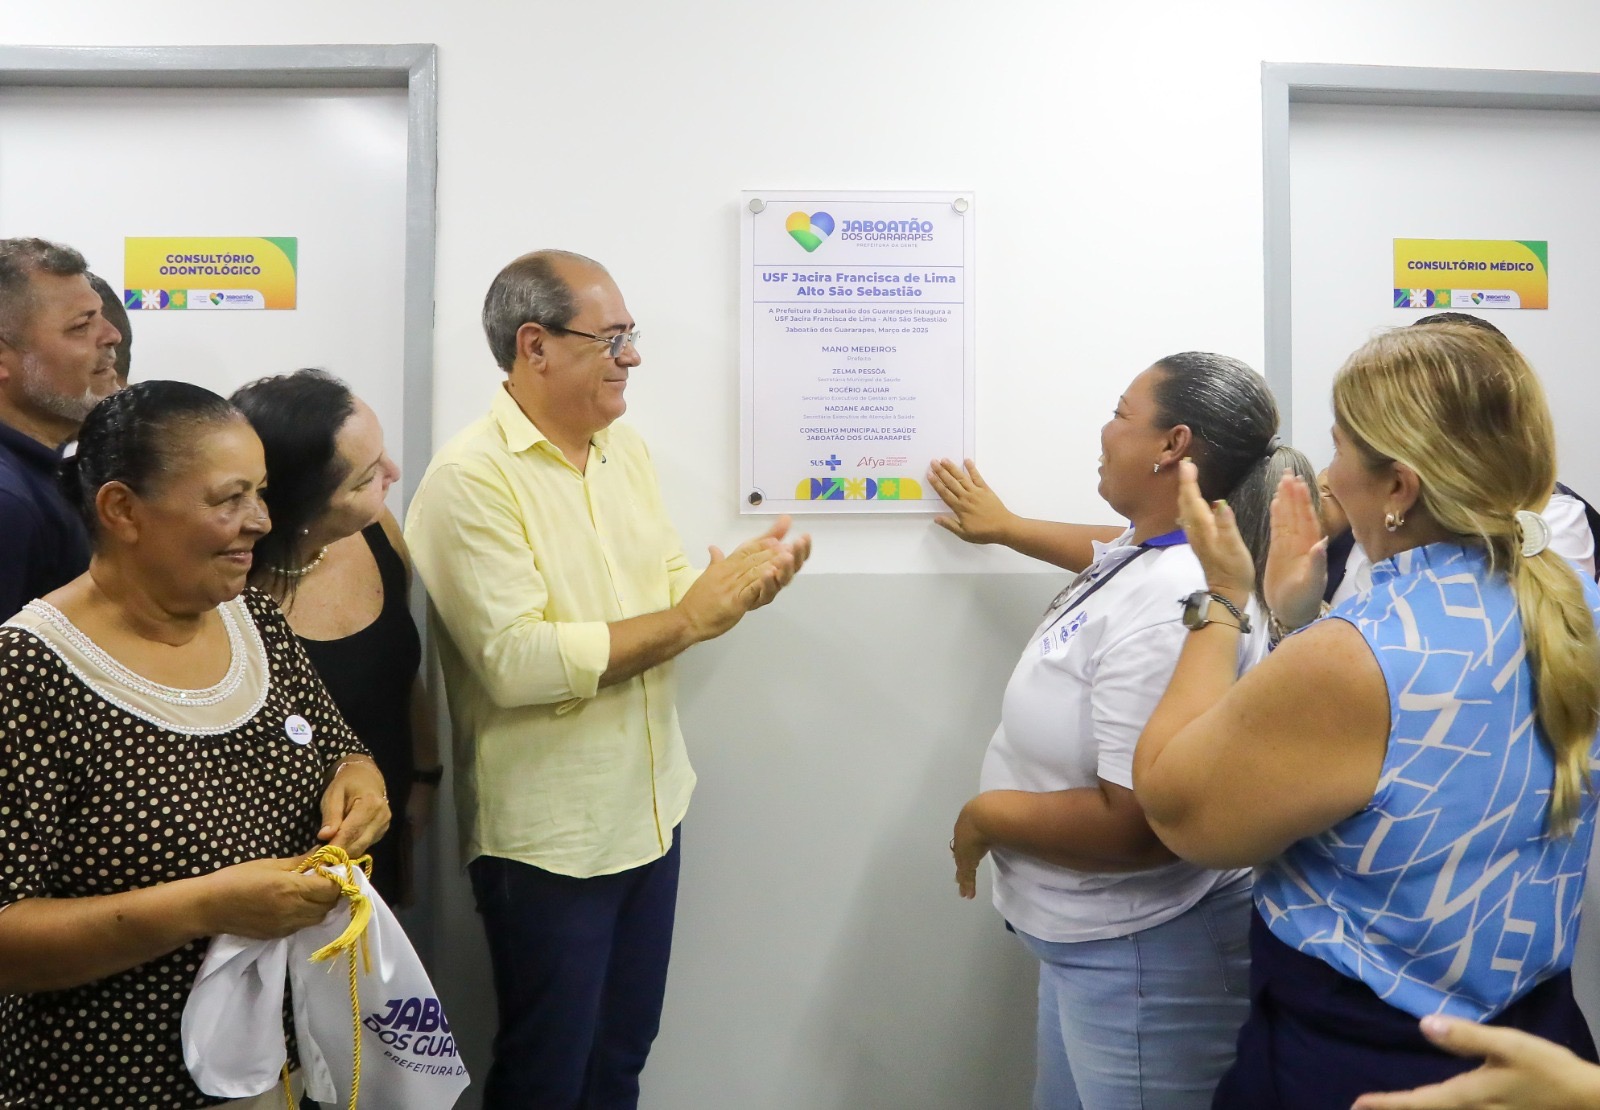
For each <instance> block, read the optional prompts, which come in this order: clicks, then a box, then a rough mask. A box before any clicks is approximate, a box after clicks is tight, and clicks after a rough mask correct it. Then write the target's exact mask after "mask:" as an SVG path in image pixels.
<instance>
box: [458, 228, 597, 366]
mask: <svg viewBox="0 0 1600 1110" xmlns="http://www.w3.org/2000/svg"><path fill="white" fill-rule="evenodd" d="M559 262H566V263H568V264H575V265H580V266H592V267H593V268H595V269H596V270H599V271H600V272H601V273H604V272H605V269H606V268H605V267H604V266H602V265H600V263H598V262H596V261H595V260H594V259H592V258H587V257H585V256H583V255H581V254H574V253H573V252H572V251H558V250H542V251H534V252H533V253H532V254H525V255H523V256H522V257H521V258H518V259H516V260H515V261H513V262H511V263H509V264H508V265H507V266H506V268H505V269H503V270H501V271H500V272H499V273H498V274H496V275H495V278H494V281H493V282H491V283H490V285H489V292H488V294H487V295H486V296H485V297H484V298H483V334H484V336H485V337H486V338H487V339H488V340H489V352H490V354H492V355H494V361H495V362H496V364H498V365H499V367H500V369H502V370H505V371H506V372H508V373H509V372H510V370H511V364H512V363H514V362H516V361H517V330H518V329H519V328H521V327H522V325H523V324H543V325H545V326H546V327H556V328H561V327H566V325H567V323H568V322H569V321H570V320H571V319H572V318H573V317H574V316H576V315H577V314H578V303H577V299H576V298H575V297H573V295H572V287H571V286H569V285H568V284H567V282H566V279H564V278H563V277H562V276H561V275H560V274H559V273H558V272H557V264H558V263H559Z"/></svg>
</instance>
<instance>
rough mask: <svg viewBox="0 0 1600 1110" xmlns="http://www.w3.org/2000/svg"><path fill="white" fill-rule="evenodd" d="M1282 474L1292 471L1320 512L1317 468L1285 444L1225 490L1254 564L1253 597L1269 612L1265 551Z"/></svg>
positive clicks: (1268, 546) (1255, 464) (1268, 543)
mask: <svg viewBox="0 0 1600 1110" xmlns="http://www.w3.org/2000/svg"><path fill="white" fill-rule="evenodd" d="M1285 474H1293V475H1294V476H1295V477H1297V478H1299V479H1300V480H1301V481H1302V482H1304V483H1305V484H1306V489H1307V490H1308V491H1309V492H1310V494H1311V509H1312V511H1313V512H1317V513H1320V512H1321V509H1322V496H1321V494H1320V493H1318V491H1317V469H1316V467H1315V466H1313V465H1312V464H1311V460H1310V459H1308V458H1306V457H1305V455H1303V454H1302V453H1301V452H1299V451H1297V450H1295V449H1294V448H1293V447H1290V446H1289V445H1288V444H1279V445H1278V446H1277V447H1276V448H1275V449H1274V450H1273V452H1272V454H1270V455H1266V456H1264V457H1263V458H1261V459H1258V460H1257V461H1256V462H1255V463H1253V464H1251V467H1250V469H1249V470H1247V471H1245V474H1244V477H1243V478H1240V479H1239V483H1238V485H1236V486H1234V487H1233V489H1232V490H1231V491H1229V493H1228V507H1229V508H1231V509H1232V510H1233V519H1234V523H1235V524H1237V525H1238V526H1239V535H1240V536H1242V537H1243V538H1244V545H1245V546H1246V547H1248V548H1249V549H1250V558H1251V561H1253V562H1254V563H1255V565H1256V600H1257V601H1258V602H1259V603H1260V604H1261V611H1262V612H1263V613H1265V612H1269V609H1268V607H1267V597H1266V594H1265V593H1264V592H1263V590H1264V588H1265V584H1266V580H1267V552H1268V549H1269V548H1270V547H1271V546H1272V499H1273V498H1274V497H1276V496H1277V494H1278V483H1279V482H1281V481H1282V480H1283V476H1284V475H1285Z"/></svg>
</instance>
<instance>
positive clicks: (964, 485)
mask: <svg viewBox="0 0 1600 1110" xmlns="http://www.w3.org/2000/svg"><path fill="white" fill-rule="evenodd" d="M928 483H929V485H931V486H933V492H935V493H937V494H938V495H939V499H940V500H941V501H943V502H944V503H945V504H946V505H948V506H949V507H950V510H951V512H952V513H954V515H953V516H936V517H934V518H933V519H934V523H936V524H938V525H939V526H940V527H942V528H944V529H945V530H946V531H948V532H951V533H954V534H955V535H957V536H960V537H961V538H962V539H964V540H966V541H967V542H968V543H1007V542H1008V540H1009V536H1010V533H1011V529H1012V526H1013V524H1014V523H1015V521H1016V514H1014V513H1013V512H1012V511H1011V510H1010V509H1007V508H1006V507H1005V505H1004V503H1002V502H1001V500H1000V498H999V496H998V495H996V493H995V492H994V490H992V489H990V488H989V486H988V483H986V482H985V481H984V480H983V475H981V474H979V473H978V466H977V464H976V463H974V462H973V461H972V460H971V459H967V460H966V465H965V467H962V466H958V465H957V464H955V463H953V462H951V461H950V460H949V459H934V460H933V463H932V465H930V466H929V467H928Z"/></svg>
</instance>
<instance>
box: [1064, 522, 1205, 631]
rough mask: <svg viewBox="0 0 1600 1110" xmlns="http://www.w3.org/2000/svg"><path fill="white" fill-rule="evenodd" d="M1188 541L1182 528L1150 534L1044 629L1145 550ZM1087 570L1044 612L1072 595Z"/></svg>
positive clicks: (1086, 568) (1090, 584)
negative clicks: (1149, 536) (1131, 552)
mask: <svg viewBox="0 0 1600 1110" xmlns="http://www.w3.org/2000/svg"><path fill="white" fill-rule="evenodd" d="M1188 542H1189V541H1188V538H1187V537H1186V536H1185V535H1184V534H1183V529H1182V528H1179V529H1176V530H1175V531H1172V532H1164V533H1162V534H1161V535H1159V536H1152V537H1151V538H1150V539H1148V540H1145V541H1144V542H1143V543H1141V544H1139V547H1138V550H1137V551H1135V552H1134V553H1133V554H1132V555H1129V556H1128V557H1127V558H1126V559H1124V560H1122V562H1120V563H1118V564H1117V565H1116V566H1114V567H1112V568H1111V569H1110V570H1109V571H1107V572H1106V573H1105V574H1103V575H1101V576H1100V577H1099V578H1096V579H1095V580H1094V581H1093V582H1091V583H1089V588H1088V589H1086V590H1084V591H1083V592H1082V593H1080V594H1078V596H1077V597H1072V600H1071V601H1070V602H1068V603H1067V606H1066V608H1064V609H1062V610H1061V612H1060V613H1058V614H1057V615H1056V619H1055V620H1053V621H1051V622H1050V623H1049V624H1047V625H1045V629H1046V631H1048V630H1049V629H1052V628H1054V627H1055V626H1056V625H1057V624H1059V623H1060V621H1061V618H1062V617H1064V616H1066V615H1067V614H1068V613H1070V612H1072V611H1073V610H1074V609H1076V608H1078V606H1080V605H1082V604H1083V603H1084V602H1085V601H1088V600H1089V597H1090V596H1091V595H1092V594H1093V593H1094V592H1095V591H1096V590H1098V589H1099V588H1100V587H1101V586H1104V585H1105V584H1106V583H1107V582H1109V581H1111V580H1112V579H1113V578H1115V577H1116V576H1117V575H1118V574H1120V573H1121V572H1122V568H1123V567H1125V566H1127V565H1128V564H1129V563H1131V562H1133V561H1134V560H1135V559H1137V558H1138V557H1139V556H1141V555H1144V554H1146V553H1147V552H1151V551H1155V550H1156V549H1158V548H1163V547H1176V546H1178V545H1179V544H1181V543H1188ZM1089 570H1090V568H1088V567H1085V568H1084V570H1083V572H1082V574H1079V575H1078V577H1076V578H1074V579H1073V580H1072V581H1071V582H1070V583H1068V584H1067V588H1066V589H1064V590H1062V591H1061V592H1060V593H1059V594H1057V595H1056V599H1055V600H1054V601H1052V602H1051V603H1050V609H1047V610H1045V612H1046V614H1048V613H1049V612H1050V610H1051V609H1054V608H1055V607H1056V606H1057V605H1059V604H1061V603H1062V601H1064V600H1066V599H1067V598H1068V597H1071V596H1072V591H1073V590H1074V589H1076V588H1077V587H1078V586H1079V585H1080V584H1081V582H1082V581H1083V576H1084V575H1086V574H1088V573H1089Z"/></svg>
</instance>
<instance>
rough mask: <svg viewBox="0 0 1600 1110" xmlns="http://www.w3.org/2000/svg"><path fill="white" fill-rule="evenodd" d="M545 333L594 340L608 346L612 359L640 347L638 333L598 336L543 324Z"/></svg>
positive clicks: (588, 332)
mask: <svg viewBox="0 0 1600 1110" xmlns="http://www.w3.org/2000/svg"><path fill="white" fill-rule="evenodd" d="M540 327H542V328H544V330H545V331H558V332H562V333H563V334H565V335H581V336H583V337H584V338H585V339H593V340H594V341H595V342H596V343H604V344H605V345H606V353H607V354H609V355H610V356H611V357H612V358H621V357H622V352H623V351H625V350H626V349H627V348H629V347H632V348H634V349H635V350H637V349H638V347H639V333H638V332H637V331H623V332H618V333H617V334H616V335H596V334H595V333H594V332H592V331H579V330H578V329H577V328H564V327H562V326H561V325H560V324H541V325H540Z"/></svg>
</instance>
